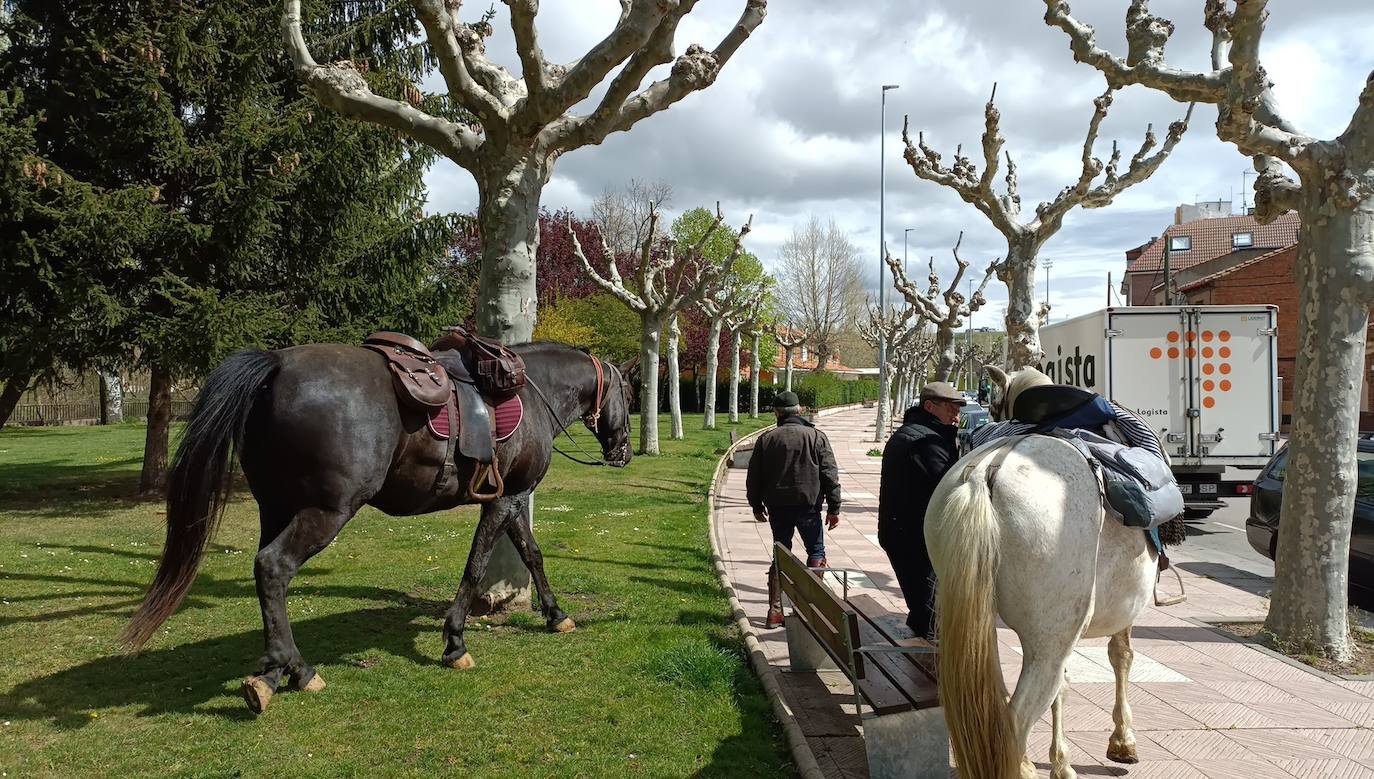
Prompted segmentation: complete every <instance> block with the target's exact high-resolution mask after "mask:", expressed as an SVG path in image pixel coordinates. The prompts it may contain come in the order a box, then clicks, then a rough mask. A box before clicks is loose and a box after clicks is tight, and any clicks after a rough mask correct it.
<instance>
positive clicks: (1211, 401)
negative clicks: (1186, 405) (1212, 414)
mask: <svg viewBox="0 0 1374 779" xmlns="http://www.w3.org/2000/svg"><path fill="white" fill-rule="evenodd" d="M1216 404H1217V399H1216V398H1214V397H1212V396H1211V395H1208V396H1207V397H1205V398H1203V399H1202V407H1203V408H1211V407H1212V406H1215V405H1216Z"/></svg>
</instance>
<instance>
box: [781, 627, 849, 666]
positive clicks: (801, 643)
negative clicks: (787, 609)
mask: <svg viewBox="0 0 1374 779" xmlns="http://www.w3.org/2000/svg"><path fill="white" fill-rule="evenodd" d="M785 624H786V627H787V656H788V658H789V659H790V660H791V661H792V665H791V668H792V670H793V671H834V670H837V669H838V668H839V666H837V665H835V661H834V660H831V659H830V655H829V654H827V653H826V651H825V649H824V648H823V647H822V646H821V644H820V642H819V641H817V640H816V637H815V636H813V635H811V631H810V630H809V629H807V627H806V626H805V625H803V624H802V621H801V618H799V617H798V616H797V615H796V614H789V615H788V616H787V620H786V623H785Z"/></svg>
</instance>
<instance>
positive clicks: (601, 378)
mask: <svg viewBox="0 0 1374 779" xmlns="http://www.w3.org/2000/svg"><path fill="white" fill-rule="evenodd" d="M588 357H590V358H591V361H592V364H593V365H595V366H596V401H595V407H594V410H593V411H591V412H589V413H588V414H584V415H583V416H582V417H581V418H582V420H583V421H584V422H586V423H587V424H588V425H589V426H590V427H591V428H592V431H593V432H596V430H597V428H598V426H599V425H600V424H601V410H602V406H603V405H604V404H605V401H606V398H605V389H606V380H605V373H604V372H603V368H602V365H601V360H598V359H597V358H596V357H592V356H591V355H588ZM616 378H617V384H623V383H624V379H623V378H622V377H621V376H620V373H619V371H617V372H616ZM525 383H526V384H528V385H530V386H531V387H533V388H534V392H535V394H537V395H538V396H539V399H540V400H541V401H543V403H544V407H545V408H547V409H548V410H549V416H550V417H552V418H553V421H554V424H556V425H558V432H557V433H554V434H553V440H552V441H550V442H549V446H551V447H553V450H554V451H555V452H558V453H559V454H561V455H563V456H564V457H566V458H568V459H569V460H572V461H573V462H575V463H577V464H579V465H609V464H610V463H608V462H606V458H605V457H604V456H603V457H602V458H601V459H600V460H582V459H579V458H577V457H574V456H572V455H570V454H568V453H567V452H565V451H563V450H562V449H559V448H558V444H557V443H556V442H557V440H558V436H559V435H560V434H561V435H564V436H567V438H568V440H569V441H572V442H573V446H575V447H576V448H577V451H578V452H580V453H582V454H584V455H586V456H587V457H593V456H594V455H592V454H591V453H590V452H588V451H587V450H586V449H584V448H583V447H582V445H581V444H580V443H578V442H577V439H576V438H573V437H572V433H569V432H568V427H569V426H570V425H572V420H569V421H568V422H567V423H564V422H562V421H561V420H560V419H559V415H558V412H557V411H555V410H554V407H553V404H552V403H550V402H549V398H548V396H547V395H545V394H544V390H543V389H541V388H540V387H539V384H538V383H536V382H535V381H534V379H533V377H530V376H528V375H527V376H526V377H525Z"/></svg>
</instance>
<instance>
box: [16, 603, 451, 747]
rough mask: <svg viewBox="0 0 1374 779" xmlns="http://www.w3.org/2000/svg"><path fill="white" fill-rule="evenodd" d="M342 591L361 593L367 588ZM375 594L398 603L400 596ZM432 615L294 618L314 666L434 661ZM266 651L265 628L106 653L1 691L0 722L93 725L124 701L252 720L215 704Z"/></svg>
mask: <svg viewBox="0 0 1374 779" xmlns="http://www.w3.org/2000/svg"><path fill="white" fill-rule="evenodd" d="M344 589H357V590H359V592H356V593H354V594H356V595H361V594H363V593H362V592H361V591H362V590H366V589H369V588H344ZM370 593H371V596H372V597H373V598H374V599H378V600H386V599H390V600H393V601H394V600H397V599H398V597H399V596H400V595H401V593H397V592H392V591H387V590H370ZM331 594H338V593H333V592H331ZM430 616H431V614H430V613H429V610H427V609H422V608H417V607H406V606H398V605H395V604H388V605H386V606H381V607H375V608H364V609H357V610H354V611H348V612H343V613H340V614H333V615H329V616H325V617H317V618H314V619H305V620H299V621H296V622H293V623H292V632H293V633H294V634H295V637H296V642H297V644H298V645H299V646H301V647H303V648H304V649H303V650H302V651H303V652H304V653H305V654H306V657H307V659H308V661H309V662H311V663H322V664H336V663H343V662H346V661H347V660H348V658H350V657H354V656H356V655H357V654H358V653H362V652H385V653H389V654H392V655H395V656H397V657H404V658H407V659H410V660H412V661H414V662H416V663H422V664H428V663H431V662H432V659H430V658H426V657H424V656H422V655H420V654H419V653H417V652H416V651H415V648H414V645H415V639H416V637H417V636H418V635H419V634H420V633H421V632H424V633H431V632H434V630H435V626H434V625H433V624H432V623H431V622H430V620H429V618H430ZM417 620H420V622H418V623H417ZM155 640H156V639H155ZM261 651H262V633H261V632H260V631H258V630H246V631H243V632H240V633H234V634H232V635H227V636H217V637H215V638H209V639H205V640H202V641H196V642H194V643H189V644H182V645H180V646H175V647H171V648H169V649H155V650H152V651H145V652H142V653H140V654H138V655H132V656H124V655H111V656H108V657H102V658H99V659H97V660H93V661H91V662H88V663H85V664H83V665H79V666H76V667H75V668H69V669H67V670H64V671H58V672H56V673H52V674H49V675H47V676H41V677H38V678H35V679H30V680H28V681H25V682H22V683H20V684H19V685H17V686H16V687H14V688H13V689H12V690H10V691H9V692H7V693H5V694H3V695H0V719H13V720H18V719H26V720H44V721H49V722H51V723H52V724H53V725H54V726H56V727H58V728H62V729H64V730H74V729H79V728H81V727H83V726H85V725H86V724H88V723H89V722H91V719H92V717H91V712H94V711H98V710H100V709H107V708H115V707H125V706H137V707H139V711H138V712H137V714H138V716H155V715H158V714H166V713H172V712H179V713H193V712H194V713H200V714H209V715H212V716H219V717H225V718H228V719H248V718H251V717H252V715H251V714H249V713H248V711H247V710H246V709H244V707H243V706H242V705H238V704H237V703H236V704H235V705H232V706H226V705H223V704H222V702H216V704H215V705H210V704H211V701H215V700H216V699H218V698H220V697H221V696H223V695H224V694H226V692H228V690H227V689H226V686H225V684H224V682H225V681H226V680H236V679H237V678H238V677H241V676H242V675H243V674H244V672H245V671H247V670H250V669H251V667H252V666H253V661H252V660H250V658H256V657H257V656H258V654H259V653H260V652H261Z"/></svg>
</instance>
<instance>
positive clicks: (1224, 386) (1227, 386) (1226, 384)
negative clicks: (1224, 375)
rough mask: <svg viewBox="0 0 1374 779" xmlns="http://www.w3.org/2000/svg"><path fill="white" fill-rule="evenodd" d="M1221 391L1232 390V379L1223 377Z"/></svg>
mask: <svg viewBox="0 0 1374 779" xmlns="http://www.w3.org/2000/svg"><path fill="white" fill-rule="evenodd" d="M1208 384H1211V382H1208ZM1221 391H1222V392H1230V391H1231V380H1230V379H1222V380H1221Z"/></svg>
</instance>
